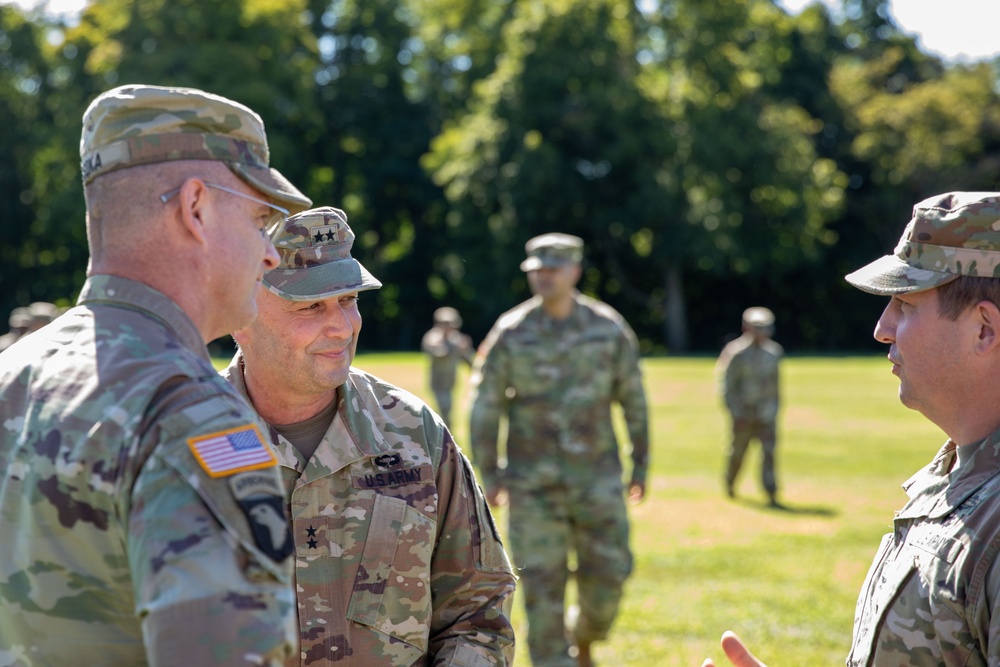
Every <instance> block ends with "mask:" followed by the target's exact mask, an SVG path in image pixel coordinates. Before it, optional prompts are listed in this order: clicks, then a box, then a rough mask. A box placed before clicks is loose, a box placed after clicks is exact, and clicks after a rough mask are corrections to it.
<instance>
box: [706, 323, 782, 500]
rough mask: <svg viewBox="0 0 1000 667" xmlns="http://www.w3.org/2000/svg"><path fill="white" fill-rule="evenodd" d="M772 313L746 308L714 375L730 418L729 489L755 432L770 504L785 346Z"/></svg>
mask: <svg viewBox="0 0 1000 667" xmlns="http://www.w3.org/2000/svg"><path fill="white" fill-rule="evenodd" d="M772 335H774V313H772V312H771V311H770V310H769V309H767V308H763V307H760V306H755V307H753V308H747V309H746V310H745V311H743V335H742V336H740V337H739V338H737V339H736V340H734V341H731V342H730V343H728V344H727V345H726V346H725V347H724V348H723V349H722V354H720V355H719V361H718V363H717V364H716V368H715V370H716V376H717V377H718V379H719V393H720V394H722V398H723V401H724V402H725V404H726V409H727V410H728V411H729V416H730V418H731V421H732V433H733V436H732V440H731V441H730V446H729V457H728V461H727V466H726V476H725V479H726V492H727V493H728V494H729V497H730V498H732V497H734V496H735V490H734V485H735V483H736V477H737V475H739V473H740V468H741V467H742V465H743V457H744V455H745V454H746V451H747V446H748V445H749V444H750V439H751V438H757V439H758V440H760V447H761V451H762V453H763V456H762V457H761V467H760V476H761V482H762V483H763V485H764V490H765V491H767V497H768V499H769V500H770V503H771V505H772V506H775V507H776V506H778V500H777V493H778V484H777V481H776V480H775V476H774V446H775V441H776V432H777V428H776V426H777V424H776V422H777V417H778V362H779V361H780V360H781V355H782V354H783V352H784V351H783V350H782V349H781V346H780V345H778V344H777V343H775V342H774V341H773V340H771V336H772Z"/></svg>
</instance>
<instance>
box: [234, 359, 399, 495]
mask: <svg viewBox="0 0 1000 667" xmlns="http://www.w3.org/2000/svg"><path fill="white" fill-rule="evenodd" d="M356 373H357V372H356V371H355V370H354V369H353V368H352V369H351V373H350V375H349V376H348V378H347V381H346V382H345V383H344V384H342V385H341V386H339V387H337V398H336V399H335V400H336V401H337V414H336V416H335V417H334V418H333V423H331V424H330V427H329V428H328V429H327V432H326V435H324V436H323V440H322V442H320V443H319V446H318V447H317V448H316V451H315V452H314V453H313V455H312V457H311V458H310V459H309V460H308V461H305V460H304V459H303V457H302V454H301V453H299V451H298V450H297V449H296V448H295V446H294V445H292V443H290V442H288V441H287V440H286V439H285V438H283V437H281V434H279V433H278V432H277V431H276V430H275V429H274V428H273V427H272V426H271V425H270V424H268V431H269V432H270V436H271V443H272V444H273V445H274V448H275V449H276V450H277V453H278V459H279V462H280V463H281V465H282V466H284V467H286V468H292V469H294V470H297V471H299V472H300V473H303V475H302V479H300V483H307V482H310V481H315V480H316V479H317V478H319V477H323V476H325V475H329V474H332V473H334V472H337V471H338V470H341V469H343V468H344V467H346V466H348V465H350V464H351V463H354V462H355V461H358V460H360V459H363V458H366V457H371V456H377V455H379V454H384V453H386V452H390V451H392V447H390V446H389V444H388V443H387V442H386V440H385V437H384V436H383V435H382V433H381V432H380V431H379V429H378V428H377V427H376V423H377V422H376V418H375V416H374V414H373V411H372V409H370V408H369V406H368V403H369V402H370V401H375V405H377V397H375V396H373V395H370V392H366V391H364V390H363V389H362V388H361V386H359V384H358V383H357V377H356ZM222 376H223V377H224V378H226V379H227V380H228V381H229V382H230V383H232V385H233V387H234V388H235V389H236V390H237V391H238V392H239V394H240V395H241V396H243V398H244V399H246V401H247V403H250V405H251V406H252V405H253V404H252V403H251V402H250V396H249V394H248V393H247V386H246V381H245V379H244V376H243V353H242V352H240V351H239V350H237V352H236V355H235V356H234V357H233V360H232V361H231V362H230V364H229V366H228V367H227V368H226V369H225V370H224V371H222ZM365 386H367V385H365ZM255 411H256V410H255Z"/></svg>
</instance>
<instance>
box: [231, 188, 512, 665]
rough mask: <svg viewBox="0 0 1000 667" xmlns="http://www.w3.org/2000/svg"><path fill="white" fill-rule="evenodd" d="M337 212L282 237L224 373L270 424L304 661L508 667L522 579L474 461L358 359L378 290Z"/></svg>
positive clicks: (299, 223)
mask: <svg viewBox="0 0 1000 667" xmlns="http://www.w3.org/2000/svg"><path fill="white" fill-rule="evenodd" d="M353 244H354V232H353V231H352V230H351V228H350V226H348V224H347V216H345V215H344V212H343V211H341V210H339V209H335V208H332V207H329V206H327V207H322V208H317V209H312V210H309V211H306V212H304V213H300V214H298V215H294V216H292V217H290V218H288V220H287V221H286V223H285V224H284V225H283V226H282V228H281V229H279V230H278V233H277V234H276V236H275V245H276V246H277V248H278V252H279V254H280V256H281V264H280V265H279V266H278V267H277V268H275V269H274V270H272V271H270V272H268V273H267V274H266V275H265V277H264V285H265V287H266V288H267V289H266V290H261V293H260V295H259V296H258V299H257V300H258V304H259V311H260V314H259V315H258V317H257V319H256V320H255V321H254V322H253V323H252V324H250V325H249V326H247V327H245V328H243V329H240V330H239V331H236V332H234V334H233V338H235V339H236V342H237V343H238V344H239V351H238V352H237V354H236V356H235V357H234V359H233V361H232V363H231V364H230V365H229V367H228V368H227V369H226V370H225V371H224V372H223V375H224V376H225V377H226V378H227V379H228V380H229V381H230V382H231V383H232V384H233V385H234V386H235V387H236V388H237V390H238V391H239V392H240V393H241V394H242V395H244V396H245V397H246V398H247V399H248V400H249V401H250V402H251V403H252V405H253V407H254V408H255V409H256V410H257V412H258V413H259V414H260V416H261V417H262V418H263V419H265V420H266V421H267V422H268V423H269V424H271V430H270V438H271V442H272V444H273V446H274V449H275V450H276V451H277V453H278V459H279V461H280V464H281V472H282V475H283V476H284V480H285V484H286V488H287V494H288V496H287V506H288V511H289V512H290V514H291V519H292V531H293V535H294V540H295V552H296V557H295V561H296V562H295V584H296V590H297V595H298V608H299V614H298V616H299V638H300V642H301V648H300V655H299V658H298V659H294V660H290V661H289V662H288V663H287V664H288V665H289V666H291V665H303V667H305V666H308V667H324V666H328V667H353V666H357V667H369V666H370V665H379V666H384V667H397V666H398V667H404V666H406V667H408V666H410V665H441V666H442V667H443V666H445V665H483V666H492V665H496V666H499V665H507V664H509V663H510V661H511V660H512V659H513V651H514V633H513V628H512V627H511V624H510V605H511V600H512V597H513V593H514V575H513V573H512V572H511V568H510V563H509V562H508V560H507V556H506V554H505V553H504V550H503V545H502V544H501V543H500V538H499V536H498V533H497V531H496V529H495V527H494V524H493V519H492V516H491V514H490V510H489V508H488V507H487V505H486V501H485V499H484V498H483V495H482V493H481V492H480V490H479V485H478V484H477V483H476V479H475V476H474V474H473V472H472V466H471V464H470V463H469V461H468V459H466V458H465V455H464V454H462V451H461V450H460V449H459V448H458V446H457V445H456V444H455V442H454V440H452V437H451V434H450V433H449V432H448V429H447V427H446V426H445V424H444V422H443V421H442V420H441V418H440V417H439V416H438V415H436V414H434V412H433V411H432V410H431V409H430V408H429V407H427V405H426V404H425V403H424V402H423V401H421V400H420V399H418V398H417V397H416V396H414V395H412V394H410V393H409V392H406V391H403V390H402V389H400V388H398V387H395V386H393V385H391V384H389V383H387V382H385V381H383V380H380V379H379V378H376V377H374V376H372V375H369V374H368V373H365V372H364V371H362V370H360V369H357V368H354V367H352V365H351V364H352V362H353V360H354V355H355V353H356V351H357V346H358V336H359V334H360V333H361V315H360V313H359V312H358V294H359V293H360V292H364V291H368V290H374V289H378V288H380V287H381V286H382V283H380V282H379V281H378V280H376V279H375V278H374V277H373V276H372V275H371V274H370V273H369V272H368V271H367V270H366V269H365V268H364V266H362V265H361V263H360V262H358V260H356V259H354V258H353V257H352V256H351V248H352V246H353Z"/></svg>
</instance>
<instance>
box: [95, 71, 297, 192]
mask: <svg viewBox="0 0 1000 667" xmlns="http://www.w3.org/2000/svg"><path fill="white" fill-rule="evenodd" d="M269 159H270V155H269V151H268V148H267V134H266V133H265V132H264V122H263V121H262V120H261V119H260V116H258V115H257V114H256V113H254V112H253V111H252V110H251V109H248V108H247V107H245V106H243V105H242V104H239V103H238V102H234V101H232V100H229V99H226V98H224V97H219V96H218V95H212V94H211V93H206V92H203V91H200V90H195V89H193V88H163V87H160V86H147V85H128V86H120V87H118V88H115V89H113V90H109V91H107V92H106V93H103V94H101V95H99V96H98V97H97V98H96V99H94V101H93V102H91V104H90V106H89V107H88V108H87V111H86V112H85V113H84V116H83V133H82V135H81V136H80V161H81V170H82V172H83V182H84V184H87V183H90V182H91V181H92V180H94V179H95V178H97V177H98V176H101V175H103V174H107V173H110V172H112V171H116V170H118V169H124V168H126V167H135V166H138V165H143V164H152V163H156V162H167V161H171V160H219V161H222V162H225V163H226V165H227V166H228V167H229V168H230V169H231V170H232V171H233V173H235V174H236V175H237V176H239V177H240V178H242V179H243V180H244V181H246V182H247V183H249V184H250V185H252V186H253V187H254V188H256V189H258V190H260V191H261V192H263V193H264V194H266V195H268V196H269V197H271V198H273V199H275V200H277V201H279V202H283V203H284V204H287V207H288V208H289V209H291V210H292V211H301V210H303V209H306V208H309V206H310V205H311V204H312V201H311V200H310V199H309V198H308V197H306V196H305V195H304V194H302V193H301V192H299V191H298V189H296V188H295V186H294V185H292V184H291V183H289V182H288V180H287V179H286V178H285V177H284V176H282V175H281V174H280V173H278V172H277V171H276V170H274V169H271V168H269V167H268V161H269Z"/></svg>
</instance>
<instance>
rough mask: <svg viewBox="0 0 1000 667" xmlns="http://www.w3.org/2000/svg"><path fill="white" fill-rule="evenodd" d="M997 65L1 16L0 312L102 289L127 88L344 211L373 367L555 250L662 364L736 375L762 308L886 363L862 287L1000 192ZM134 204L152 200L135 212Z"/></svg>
mask: <svg viewBox="0 0 1000 667" xmlns="http://www.w3.org/2000/svg"><path fill="white" fill-rule="evenodd" d="M998 65H1000V64H998V63H997V62H983V63H976V64H949V63H946V62H943V61H941V60H940V59H939V58H937V57H935V56H932V55H928V54H925V53H922V52H921V51H920V50H919V49H918V48H917V46H916V44H915V42H914V40H913V38H911V37H909V36H907V35H906V34H904V33H903V32H902V31H901V30H900V29H899V28H898V27H897V26H896V25H895V24H894V22H893V20H892V18H891V16H890V15H889V13H888V11H887V3H886V2H885V1H884V0H845V2H843V4H842V6H841V7H840V8H839V9H837V10H835V11H831V10H828V9H827V8H825V7H824V6H822V5H820V4H816V5H813V6H811V7H809V8H807V9H806V10H805V11H803V12H801V13H800V14H798V15H794V16H792V15H789V14H788V13H786V12H785V11H784V10H783V9H781V8H780V7H779V6H778V5H776V4H775V3H774V2H773V0H719V1H718V2H712V3H705V2H701V1H700V0H640V2H635V3H633V2H629V1H628V0H544V1H542V0H282V1H281V2H274V1H273V0H92V1H91V2H90V4H88V5H87V6H86V7H85V8H84V9H83V10H82V12H81V14H80V15H79V16H78V17H73V18H58V17H52V16H49V15H47V14H45V13H44V12H40V11H31V12H25V11H23V10H20V9H18V8H17V7H15V6H13V5H0V102H2V103H0V125H2V127H3V131H2V132H0V154H2V156H3V157H2V159H0V202H2V205H0V211H2V213H0V215H2V221H0V228H2V231H3V243H2V244H0V313H6V312H9V311H10V309H12V308H13V307H15V306H17V305H23V304H25V303H27V302H29V301H34V300H48V301H55V302H58V303H60V304H62V305H69V304H70V303H71V302H72V300H73V299H75V296H76V294H77V292H78V290H79V288H80V286H81V285H82V283H83V277H84V274H85V270H86V257H87V248H86V234H85V228H84V204H83V195H82V188H81V185H80V166H79V155H78V145H79V134H80V118H81V116H82V114H83V111H84V109H85V108H86V106H87V104H88V103H89V102H90V100H91V99H93V97H95V96H96V95H98V94H99V93H101V92H102V91H104V90H106V89H108V88H111V87H113V86H117V85H121V84H125V83H137V82H141V83H153V84H159V85H179V86H193V87H198V88H203V89H205V90H208V91H211V92H214V93H218V94H220V95H225V96H227V97H230V98H232V99H236V100H239V101H240V102H243V103H245V104H247V105H248V106H250V107H251V108H253V109H254V110H256V111H257V112H258V113H260V114H261V116H262V117H263V118H264V121H265V125H266V127H267V130H268V136H269V139H270V143H271V152H272V164H274V165H276V166H277V167H278V168H280V170H281V171H282V172H283V173H284V174H286V175H287V176H288V177H289V178H290V179H291V180H292V181H293V182H295V183H296V185H298V186H299V187H300V188H301V189H302V190H303V191H304V192H306V193H307V194H308V195H309V196H310V197H312V199H313V200H314V202H315V203H316V205H333V206H337V207H339V208H342V209H344V210H345V211H346V213H347V215H348V218H349V220H350V223H351V226H352V228H353V229H354V230H355V232H356V233H357V241H356V244H355V253H356V256H357V257H358V258H359V259H360V260H361V261H362V262H363V263H364V264H365V266H366V267H368V268H369V270H371V271H372V273H374V274H375V275H376V276H377V277H378V278H379V279H380V280H382V282H383V284H384V287H383V288H382V289H381V290H379V291H377V292H373V293H367V294H366V295H363V298H362V301H361V308H362V313H363V315H364V317H365V327H366V333H365V347H366V348H367V349H387V350H389V349H398V350H403V349H416V347H417V346H418V343H419V339H420V336H421V334H422V333H423V331H424V330H426V329H427V328H429V326H430V324H431V313H432V311H433V310H434V309H435V308H437V307H439V306H442V305H450V306H454V307H456V308H457V309H458V310H459V311H460V312H461V313H462V315H463V318H464V320H465V329H466V330H467V331H468V332H469V333H470V334H471V335H472V336H473V338H474V339H476V340H477V341H478V340H480V339H481V338H482V337H484V336H485V334H486V332H487V331H488V329H489V327H490V325H491V324H492V323H493V321H494V320H495V319H496V317H497V316H498V315H499V314H500V313H501V312H503V311H505V310H507V309H508V308H511V307H513V306H514V305H515V304H516V303H518V302H519V301H521V300H523V299H524V298H526V296H527V294H528V292H527V285H526V281H525V279H524V276H523V274H521V272H520V271H519V269H518V264H519V262H520V261H521V259H523V256H524V242H525V241H526V240H527V239H529V238H531V237H532V236H535V235H537V234H540V233H544V232H549V231H562V232H567V233H571V234H576V235H578V236H580V237H582V238H583V239H584V241H585V242H586V244H587V249H586V253H585V255H586V256H585V271H584V276H583V279H582V281H581V285H580V287H581V289H582V290H583V291H584V292H586V293H588V294H592V295H594V296H597V297H598V298H601V299H603V300H605V301H607V302H608V303H610V304H611V305H613V306H614V307H615V308H617V309H618V310H619V311H620V312H621V313H622V314H623V315H624V316H625V317H626V318H627V319H628V320H629V322H630V323H631V324H632V325H633V327H634V328H635V329H636V332H637V334H638V335H639V337H640V339H641V341H642V346H643V350H644V352H646V353H648V354H658V353H664V352H667V353H681V352H689V351H690V352H716V351H718V349H720V348H721V346H722V344H723V343H724V341H725V339H726V338H727V336H731V335H733V334H734V333H735V332H736V331H737V330H738V327H739V314H740V312H741V311H742V310H743V308H745V307H747V306H750V305H766V306H768V307H770V308H771V309H772V310H774V311H775V313H776V315H777V320H778V327H777V330H778V333H777V338H778V339H779V340H780V341H781V342H782V343H784V344H785V346H786V348H788V349H789V350H790V351H810V352H837V351H857V350H862V349H871V348H873V347H874V343H872V342H871V341H870V332H871V330H872V327H873V324H874V320H875V318H876V317H877V315H878V313H879V312H880V310H881V308H882V307H883V305H884V303H883V301H882V300H880V299H877V298H875V297H870V296H867V295H863V294H860V293H858V292H856V291H855V290H853V289H851V288H849V287H848V286H847V285H846V284H845V283H844V281H843V279H842V277H843V275H844V274H845V273H847V272H849V271H850V270H852V269H854V268H857V267H858V266H860V265H861V264H863V263H866V262H868V261H870V260H871V259H874V258H875V257H877V256H879V255H881V254H884V253H886V252H888V251H890V250H891V248H892V247H893V246H894V245H895V242H896V239H897V238H898V236H899V234H900V232H901V230H902V227H903V225H904V224H905V222H906V221H907V220H908V219H909V215H910V210H911V208H912V206H913V204H914V203H916V202H917V201H919V200H921V199H923V198H925V197H928V196H930V195H933V194H937V193H940V192H945V191H948V190H996V189H998V186H1000V104H998V103H997V102H998V95H1000V93H998V90H1000V88H998V74H1000V71H998ZM123 196H128V193H123Z"/></svg>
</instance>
